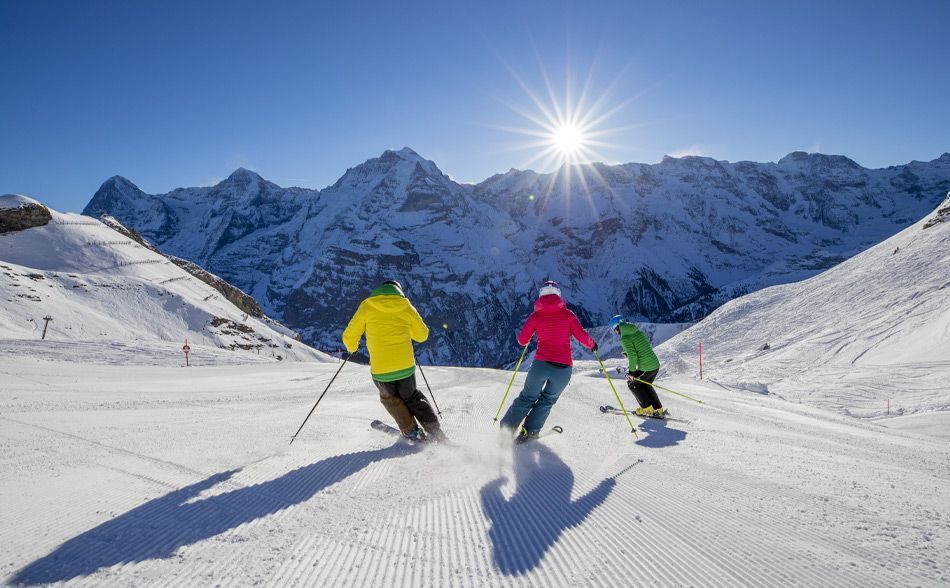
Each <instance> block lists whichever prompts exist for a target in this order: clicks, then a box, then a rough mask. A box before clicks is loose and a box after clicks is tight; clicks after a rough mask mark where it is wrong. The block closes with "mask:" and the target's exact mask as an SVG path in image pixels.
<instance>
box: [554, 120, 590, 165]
mask: <svg viewBox="0 0 950 588" xmlns="http://www.w3.org/2000/svg"><path fill="white" fill-rule="evenodd" d="M587 140H588V139H587V136H586V134H585V132H584V129H582V128H579V127H577V126H575V125H572V124H569V123H568V124H563V125H558V126H557V127H556V128H555V129H554V133H553V134H552V135H551V143H552V144H553V145H554V147H556V148H557V150H558V152H560V154H561V156H562V157H564V159H566V160H570V161H573V160H575V159H576V158H577V156H578V155H580V153H581V152H582V151H583V149H584V145H585V143H586V142H587Z"/></svg>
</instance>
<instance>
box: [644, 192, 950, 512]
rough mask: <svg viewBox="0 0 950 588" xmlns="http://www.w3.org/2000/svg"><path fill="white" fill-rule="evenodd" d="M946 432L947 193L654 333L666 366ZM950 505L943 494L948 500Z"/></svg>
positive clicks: (949, 422) (895, 424)
mask: <svg viewBox="0 0 950 588" xmlns="http://www.w3.org/2000/svg"><path fill="white" fill-rule="evenodd" d="M700 342H703V353H704V371H705V374H706V375H707V376H708V377H709V378H710V380H711V381H713V382H715V383H717V384H719V385H721V386H722V389H723V390H749V391H756V392H759V393H761V394H769V395H774V396H778V397H781V398H786V399H788V400H793V401H795V402H799V403H803V404H809V405H812V406H814V407H818V408H821V409H824V410H831V411H835V412H839V413H842V414H850V415H853V416H856V417H862V418H870V419H874V420H876V421H878V422H879V423H881V424H886V425H887V426H888V427H891V428H898V429H902V430H907V431H919V432H924V433H928V434H931V435H938V436H941V437H942V438H943V439H945V440H950V194H948V197H947V200H946V201H945V202H944V203H943V204H942V205H940V206H939V207H938V208H937V210H935V211H934V212H933V213H931V214H929V215H927V216H926V217H925V218H924V219H922V220H921V221H920V222H918V223H916V224H914V225H912V226H910V227H908V228H907V229H905V230H903V231H901V232H900V233H898V234H897V235H894V236H893V237H891V238H890V239H887V240H886V241H883V242H882V243H879V244H878V245H876V246H874V247H872V248H870V249H868V250H867V251H864V252H862V253H860V254H858V255H856V256H854V257H853V258H851V259H849V260H847V261H845V262H843V263H841V264H839V265H837V266H835V267H834V268H831V269H830V270H828V271H826V272H824V273H822V274H819V275H818V276H815V277H813V278H810V279H808V280H804V281H802V282H797V283H794V284H786V285H782V286H774V287H772V288H767V289H765V290H761V291H758V292H754V293H752V294H749V295H748V296H743V297H742V298H739V299H736V300H733V301H731V302H728V303H726V304H724V305H723V306H722V307H720V308H719V309H717V310H716V311H715V312H713V313H712V314H710V315H709V316H708V317H706V319H705V320H703V321H702V322H700V323H699V324H697V325H696V326H695V327H693V328H691V329H689V330H687V331H685V332H683V333H681V334H679V335H677V336H675V337H673V338H672V339H670V340H669V341H667V342H666V343H664V344H663V346H662V350H663V353H664V357H665V358H666V360H667V363H666V366H667V368H668V371H669V372H677V371H680V372H688V373H697V372H698V353H697V352H698V348H699V343H700ZM947 506H948V507H950V503H948V505H947Z"/></svg>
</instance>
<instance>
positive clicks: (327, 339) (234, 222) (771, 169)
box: [84, 148, 950, 366]
mask: <svg viewBox="0 0 950 588" xmlns="http://www.w3.org/2000/svg"><path fill="white" fill-rule="evenodd" d="M948 189H950V154H944V155H943V156H942V157H940V158H938V159H935V160H933V161H931V162H912V163H910V164H907V165H903V166H895V167H889V168H886V169H878V170H871V169H865V168H862V167H861V166H859V165H858V164H857V163H855V162H854V161H852V160H850V159H848V158H846V157H842V156H829V155H822V154H808V153H803V152H795V153H792V154H790V155H788V156H786V157H784V158H782V159H781V160H780V161H779V162H777V163H753V162H738V163H729V162H725V161H716V160H713V159H710V158H705V157H683V158H669V157H668V158H664V160H663V161H662V162H660V163H658V164H655V165H646V164H636V163H631V164H625V165H616V166H608V165H603V164H593V165H584V166H579V165H574V166H565V167H563V168H561V169H560V170H558V171H557V172H556V173H553V174H537V173H535V172H532V171H518V170H510V171H509V172H508V173H505V174H500V175H496V176H493V177H491V178H489V179H487V180H485V181H484V182H482V183H480V184H477V185H464V184H458V183H456V182H454V181H452V180H451V179H450V178H448V177H447V176H446V175H445V174H443V173H442V172H441V171H440V170H439V169H438V167H437V166H436V165H435V164H434V163H433V162H431V161H428V160H425V159H423V158H422V157H420V156H419V155H418V154H416V153H415V152H414V151H412V150H411V149H408V148H406V149H402V150H399V151H386V152H385V153H383V154H382V155H381V156H380V157H378V158H374V159H370V160H369V161H367V162H365V163H363V164H362V165H359V166H357V167H354V168H351V169H349V170H347V171H346V173H345V174H344V175H343V177H341V178H340V179H339V180H338V181H337V182H336V183H335V184H333V185H332V186H329V187H327V188H325V189H323V190H306V189H301V188H281V187H279V186H277V185H275V184H273V183H271V182H268V181H266V180H264V179H263V178H261V177H260V176H258V175H257V174H255V173H254V172H251V171H248V170H245V169H239V170H237V171H236V172H234V173H233V174H232V175H231V176H230V177H229V178H227V179H226V180H224V181H223V182H221V183H219V184H218V185H216V186H213V187H205V188H187V189H177V190H174V191H172V192H169V193H167V194H161V195H149V194H145V193H144V192H142V191H141V190H139V189H138V188H137V187H136V186H135V185H134V184H132V183H131V182H129V181H128V180H126V179H124V178H121V177H113V178H110V179H109V180H107V181H106V182H105V183H104V184H103V185H102V187H101V188H100V189H99V191H98V192H97V193H96V194H95V196H94V197H93V198H92V200H91V201H90V203H89V205H88V206H87V207H86V209H85V211H84V213H85V214H89V215H92V216H96V217H98V216H99V215H101V214H104V213H107V214H110V215H112V216H114V217H116V218H117V219H119V220H120V221H121V222H122V223H123V224H125V225H127V226H130V227H132V228H134V229H135V230H137V231H139V232H140V233H142V234H143V235H144V236H145V237H146V238H148V239H149V240H150V241H152V242H153V243H155V244H156V245H158V246H159V247H160V248H161V249H162V250H163V251H165V252H166V253H170V254H172V255H175V256H178V257H182V258H185V259H188V260H191V261H194V262H196V263H198V264H200V265H202V266H203V267H206V268H208V269H209V270H211V271H213V272H214V273H216V274H218V275H220V276H222V277H223V278H225V279H226V280H228V281H230V282H232V283H234V284H235V285H237V286H238V287H239V288H241V289H242V290H244V291H245V292H247V293H249V294H250V295H252V296H253V297H254V298H255V299H256V300H258V301H259V302H260V303H261V305H262V306H263V308H264V310H265V311H266V312H267V313H268V314H272V315H275V316H278V317H280V318H281V319H282V320H283V321H284V322H285V323H286V324H288V325H290V326H292V327H293V328H295V329H297V330H299V331H300V332H301V333H302V335H303V338H304V340H305V341H307V342H310V343H312V344H314V345H315V346H317V347H319V348H322V349H331V350H335V349H337V348H338V347H339V346H340V343H339V340H340V339H339V337H340V333H341V331H342V329H343V327H344V326H345V325H346V322H347V321H348V319H349V317H350V316H351V314H352V313H353V311H354V310H355V309H356V307H357V305H358V304H359V301H360V300H361V299H362V298H363V297H364V296H366V295H367V294H368V292H369V291H370V290H371V289H372V287H373V286H375V285H376V284H378V283H379V282H380V281H382V280H385V279H388V278H396V279H399V280H400V281H401V282H402V283H403V285H404V286H405V288H406V291H407V294H408V296H409V297H410V298H411V299H412V300H413V303H414V304H415V305H416V306H417V307H418V308H419V310H420V312H421V313H422V315H423V316H424V317H425V318H426V320H427V322H428V323H429V325H430V327H431V328H432V335H431V337H430V341H429V342H428V343H426V344H424V345H422V346H421V347H420V348H419V356H420V358H421V361H424V362H434V363H445V364H457V365H475V366H498V365H503V364H505V363H508V362H510V361H511V360H512V359H513V358H514V359H516V358H517V356H518V354H519V351H520V350H519V349H518V348H517V343H515V341H514V338H513V334H514V332H515V331H516V330H517V328H518V327H519V326H520V324H521V323H522V321H523V320H524V318H525V316H526V315H527V313H528V312H529V311H530V307H531V304H532V302H533V301H534V298H535V295H536V288H537V287H538V285H539V283H540V282H542V281H543V280H545V279H554V280H557V281H558V282H560V283H561V285H562V289H563V291H564V294H565V297H566V299H567V300H568V303H569V305H570V306H571V307H572V308H573V309H574V310H575V312H577V313H578V315H579V316H580V317H581V320H582V322H583V323H584V324H587V325H595V324H603V323H605V322H606V320H607V318H608V317H609V316H610V315H612V314H614V313H617V312H621V313H624V314H626V315H628V316H630V317H632V318H634V319H637V320H644V321H651V322H689V321H695V320H698V319H700V318H702V317H704V316H705V315H706V314H708V313H709V312H710V311H711V310H713V309H714V308H716V307H717V306H719V305H720V304H722V303H723V302H725V301H727V300H730V299H732V298H735V297H736V296H739V295H742V294H745V293H748V292H751V291H754V290H758V289H761V288H763V287H766V286H771V285H775V284H779V283H787V282H792V281H797V280H801V279H803V278H806V277H810V276H812V275H815V274H816V273H819V272H821V271H822V270H824V269H827V268H829V267H831V266H833V265H835V264H837V263H839V262H840V261H842V260H844V259H846V258H848V257H850V256H852V255H854V254H855V253H857V252H858V251H861V250H863V249H865V248H867V247H868V246H870V245H873V244H874V243H877V242H879V241H881V240H883V239H885V238H887V237H889V236H891V235H893V234H894V233H896V232H898V231H899V230H901V229H903V228H905V227H907V226H908V225H910V224H912V223H914V222H916V221H917V220H919V219H920V218H922V217H923V216H924V215H926V214H927V213H929V212H930V211H931V210H932V209H933V208H934V206H935V205H936V204H937V203H939V202H940V201H941V200H942V199H943V197H944V195H945V194H946V192H947V190H948Z"/></svg>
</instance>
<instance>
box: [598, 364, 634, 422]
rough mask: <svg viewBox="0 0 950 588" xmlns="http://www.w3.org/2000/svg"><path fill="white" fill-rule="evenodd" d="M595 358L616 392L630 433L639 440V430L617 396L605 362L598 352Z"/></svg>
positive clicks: (611, 387)
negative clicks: (601, 359)
mask: <svg viewBox="0 0 950 588" xmlns="http://www.w3.org/2000/svg"><path fill="white" fill-rule="evenodd" d="M594 357H596V358H597V363H599V364H600V371H602V372H604V375H605V376H606V377H607V383H608V384H610V389H611V390H613V391H614V397H616V398H617V402H619V403H620V410H622V411H623V416H625V417H627V423H628V424H629V425H630V432H631V433H633V436H634V437H637V438H639V435H637V428H636V427H634V426H633V421H631V420H630V414H629V413H628V412H627V409H626V408H624V406H623V400H620V394H617V389H616V388H614V383H613V380H611V379H610V374H608V373H607V368H605V367H604V362H602V361H600V356H599V355H597V352H596V351H595V352H594Z"/></svg>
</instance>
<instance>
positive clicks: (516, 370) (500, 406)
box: [495, 341, 531, 423]
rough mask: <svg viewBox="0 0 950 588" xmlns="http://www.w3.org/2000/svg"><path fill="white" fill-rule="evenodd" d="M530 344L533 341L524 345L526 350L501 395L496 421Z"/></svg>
mask: <svg viewBox="0 0 950 588" xmlns="http://www.w3.org/2000/svg"><path fill="white" fill-rule="evenodd" d="M528 345H531V341H528V343H527V344H526V345H525V346H524V351H522V352H521V358H520V359H519V360H518V365H516V366H515V371H514V373H512V374H511V380H510V381H509V382H508V389H507V390H505V395H504V396H502V397H501V404H499V405H498V412H496V413H495V422H496V423H497V422H498V415H500V414H501V408H502V407H503V406H505V400H507V398H508V393H509V392H511V385H512V384H514V383H515V376H517V375H518V369H519V368H521V362H522V361H524V356H525V354H526V353H528Z"/></svg>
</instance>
